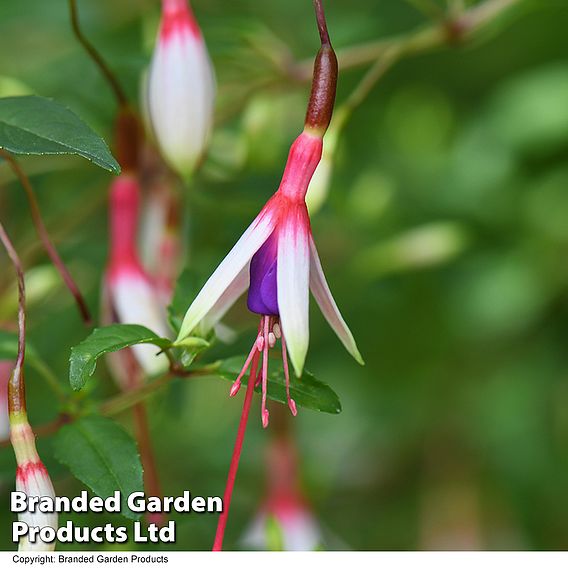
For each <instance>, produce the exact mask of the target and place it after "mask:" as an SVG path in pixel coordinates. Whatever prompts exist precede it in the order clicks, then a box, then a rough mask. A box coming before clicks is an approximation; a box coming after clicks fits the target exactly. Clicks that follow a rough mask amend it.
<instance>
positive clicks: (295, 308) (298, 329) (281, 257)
mask: <svg viewBox="0 0 568 568" xmlns="http://www.w3.org/2000/svg"><path fill="white" fill-rule="evenodd" d="M308 238H309V219H308V212H307V210H306V207H305V205H303V204H301V205H297V206H295V207H293V208H291V209H290V210H289V211H288V212H287V214H286V216H285V217H284V218H283V219H282V224H281V226H280V228H279V235H278V265H277V266H278V268H277V287H278V309H279V312H280V322H281V324H282V332H283V334H284V337H285V338H286V345H287V347H288V354H289V355H290V360H291V361H292V365H293V367H294V371H295V372H296V376H297V377H300V376H301V374H302V371H303V369H304V362H305V360H306V354H307V352H308V344H309V341H310V328H309V299H310V298H309V274H310V248H309V242H308Z"/></svg>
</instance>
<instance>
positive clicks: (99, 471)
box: [54, 416, 144, 519]
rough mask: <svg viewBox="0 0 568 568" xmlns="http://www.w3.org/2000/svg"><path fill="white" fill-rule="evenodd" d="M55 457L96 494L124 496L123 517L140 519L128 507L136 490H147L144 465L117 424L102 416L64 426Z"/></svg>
mask: <svg viewBox="0 0 568 568" xmlns="http://www.w3.org/2000/svg"><path fill="white" fill-rule="evenodd" d="M54 453H55V457H56V459H57V460H58V461H60V462H61V463H62V464H64V465H66V466H67V467H68V468H69V470H70V471H71V473H72V474H73V475H74V476H75V477H76V478H77V479H79V480H80V481H82V482H83V483H84V484H85V485H86V486H87V487H88V488H89V489H91V491H93V493H95V494H96V495H98V496H99V497H102V498H103V499H104V498H106V497H110V496H111V495H112V494H113V493H114V492H115V491H117V490H118V491H120V493H121V496H122V506H121V509H122V514H123V515H124V516H125V517H128V518H131V519H137V518H139V515H138V514H136V513H133V512H132V511H131V510H130V509H129V508H128V507H127V506H126V499H127V497H128V495H130V493H132V492H134V491H144V483H143V478H142V464H141V463H140V456H139V454H138V450H137V448H136V444H135V442H134V440H133V439H132V438H131V437H130V435H129V434H128V433H127V432H126V431H125V430H124V429H123V428H122V427H121V426H119V425H118V424H116V422H114V421H112V420H110V419H109V418H103V417H102V416H86V417H84V418H81V419H80V420H77V421H76V422H73V423H71V424H67V425H65V426H63V427H62V428H61V429H60V430H59V432H58V433H57V435H56V436H55V440H54Z"/></svg>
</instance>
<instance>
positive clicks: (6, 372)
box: [0, 361, 14, 442]
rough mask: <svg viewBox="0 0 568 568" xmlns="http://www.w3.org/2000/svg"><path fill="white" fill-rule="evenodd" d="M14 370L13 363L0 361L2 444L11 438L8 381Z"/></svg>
mask: <svg viewBox="0 0 568 568" xmlns="http://www.w3.org/2000/svg"><path fill="white" fill-rule="evenodd" d="M13 368H14V363H13V361H0V442H3V441H5V440H7V439H8V438H9V437H10V419H9V416H8V381H9V380H10V375H11V374H12V369H13Z"/></svg>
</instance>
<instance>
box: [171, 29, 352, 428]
mask: <svg viewBox="0 0 568 568" xmlns="http://www.w3.org/2000/svg"><path fill="white" fill-rule="evenodd" d="M328 39H329V38H328ZM336 77H337V60H336V59H335V54H334V52H333V50H332V48H331V45H330V44H329V42H327V44H323V45H322V48H321V49H320V51H319V53H318V56H317V58H316V65H315V70H314V81H313V84H312V93H311V96H310V103H309V105H308V112H307V115H306V122H305V126H304V130H303V132H302V133H301V134H300V136H298V138H297V139H296V140H295V141H294V143H293V144H292V147H291V149H290V153H289V155H288V161H287V163H286V167H285V169H284V174H283V177H282V181H281V182H280V186H279V188H278V190H277V191H276V193H275V194H274V195H273V196H272V197H271V198H270V200H269V201H268V203H267V204H266V205H265V206H264V207H263V209H262V210H261V212H260V214H259V215H258V216H257V217H256V219H255V220H254V221H253V222H252V224H251V225H250V226H249V228H248V229H247V230H246V231H245V233H244V234H243V235H242V237H241V238H240V239H239V241H238V242H237V244H236V245H235V246H234V247H233V248H232V249H231V251H230V252H229V254H228V255H227V256H226V257H225V259H224V260H223V261H222V262H221V264H220V265H219V266H218V268H217V269H216V270H215V272H214V273H213V274H212V275H211V277H210V278H209V280H208V281H207V283H206V284H205V286H204V287H203V289H202V290H201V291H200V293H199V294H198V295H197V297H196V298H195V300H194V301H193V303H192V304H191V306H190V307H189V309H188V310H187V313H186V315H185V318H184V320H183V324H182V327H181V330H180V333H179V335H178V338H177V341H178V342H181V341H182V340H183V339H184V338H185V337H187V336H188V335H190V334H191V333H192V332H193V331H194V330H195V328H196V327H197V326H198V324H200V323H202V322H203V321H204V320H205V321H207V322H209V324H211V322H215V321H217V320H218V319H219V317H221V316H222V314H224V313H225V312H226V310H227V309H228V308H229V307H230V306H231V305H232V304H233V303H234V302H235V301H236V300H237V298H238V297H239V296H241V295H242V294H243V293H244V292H245V290H246V289H247V288H248V308H249V309H250V310H251V311H252V312H254V313H257V314H259V315H260V316H261V321H260V324H259V328H258V336H257V339H256V341H255V344H254V345H253V347H252V349H251V352H250V354H249V356H248V358H247V360H246V362H245V365H244V367H243V369H242V371H241V373H240V374H239V376H238V377H237V379H236V381H235V384H234V385H233V388H232V390H231V395H234V394H235V393H236V392H237V391H238V389H239V387H240V381H241V379H242V377H243V376H244V374H245V373H246V371H247V369H248V368H249V366H250V365H251V364H252V363H253V361H255V360H256V362H258V359H259V356H260V354H262V366H261V367H260V370H259V374H258V377H257V379H256V381H257V383H259V382H261V383H262V422H263V425H264V426H265V427H266V426H267V425H268V418H269V416H268V410H267V408H266V394H267V392H266V391H267V380H268V351H269V349H271V348H272V347H274V346H275V344H276V340H277V339H279V338H280V339H281V340H282V354H283V366H284V373H285V376H286V385H287V395H288V405H289V407H290V410H291V412H292V413H293V414H294V415H295V414H296V405H295V402H294V400H292V399H291V398H290V392H289V384H290V378H289V372H288V361H287V357H286V351H287V352H288V355H289V356H290V360H291V362H292V365H293V367H294V370H295V372H296V375H297V376H298V377H300V376H301V374H302V371H303V368H304V362H305V359H306V354H307V350H308V343H309V309H308V308H309V291H310V290H311V291H312V294H313V295H314V297H315V299H316V302H317V303H318V305H319V307H320V309H321V310H322V312H323V314H324V316H325V318H326V319H327V321H328V323H329V324H330V325H331V327H332V328H333V330H334V331H335V333H336V334H337V335H338V337H339V339H340V340H341V342H342V343H343V345H344V346H345V348H346V349H347V351H348V352H349V353H350V354H351V355H352V356H353V357H354V358H355V359H356V360H357V361H358V362H359V363H361V364H363V360H362V358H361V355H360V353H359V350H358V349H357V345H356V343H355V340H354V338H353V335H352V333H351V331H350V330H349V328H348V327H347V324H346V323H345V320H344V319H343V317H342V315H341V313H340V311H339V309H338V307H337V304H336V303H335V300H334V299H333V296H332V294H331V291H330V289H329V286H328V284H327V281H326V278H325V275H324V273H323V269H322V266H321V262H320V259H319V256H318V252H317V249H316V245H315V242H314V239H313V236H312V231H311V227H310V218H309V215H308V211H307V208H306V202H305V198H306V192H307V190H308V185H309V183H310V180H311V178H312V175H313V173H314V171H315V169H316V167H317V165H318V163H319V161H320V159H321V155H322V141H323V135H324V133H325V131H326V129H327V126H328V125H329V121H330V119H331V113H332V109H333V103H334V100H335V84H336ZM254 366H256V365H254Z"/></svg>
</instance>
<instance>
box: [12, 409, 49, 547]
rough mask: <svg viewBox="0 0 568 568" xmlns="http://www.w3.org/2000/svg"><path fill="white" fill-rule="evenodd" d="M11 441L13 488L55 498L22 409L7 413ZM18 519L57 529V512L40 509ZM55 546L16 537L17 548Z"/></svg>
mask: <svg viewBox="0 0 568 568" xmlns="http://www.w3.org/2000/svg"><path fill="white" fill-rule="evenodd" d="M10 420H11V435H10V436H11V441H12V445H13V447H14V453H15V454H16V463H17V465H18V467H17V470H16V491H21V492H23V493H25V494H26V495H27V496H28V497H51V498H52V499H54V498H55V491H54V489H53V485H52V483H51V479H50V478H49V474H48V473H47V469H45V466H44V465H43V463H42V461H41V460H40V458H39V455H38V453H37V450H36V446H35V436H34V433H33V431H32V429H31V427H30V425H29V423H28V420H27V417H26V415H25V413H24V414H22V413H19V414H17V415H12V416H11V419H10ZM18 520H19V521H21V522H23V523H26V524H27V525H28V527H51V528H53V529H54V530H57V527H58V524H57V513H42V512H39V511H34V512H33V513H31V512H24V513H19V514H18ZM54 549H55V542H52V543H44V542H43V541H42V540H41V539H39V537H38V540H37V541H36V542H33V543H32V542H30V541H29V539H28V537H27V536H24V537H22V538H21V539H20V543H19V550H20V551H22V552H23V551H26V552H45V551H50V550H54Z"/></svg>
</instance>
